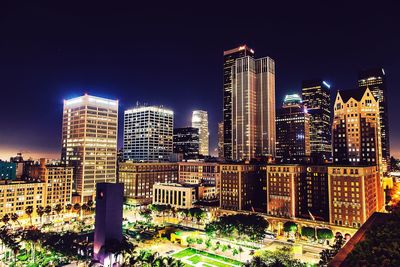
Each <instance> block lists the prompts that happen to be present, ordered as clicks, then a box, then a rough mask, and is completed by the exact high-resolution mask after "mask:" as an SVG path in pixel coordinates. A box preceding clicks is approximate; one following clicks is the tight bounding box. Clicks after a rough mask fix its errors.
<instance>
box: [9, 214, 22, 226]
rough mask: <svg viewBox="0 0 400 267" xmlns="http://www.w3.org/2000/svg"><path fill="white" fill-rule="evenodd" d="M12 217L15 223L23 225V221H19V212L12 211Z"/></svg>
mask: <svg viewBox="0 0 400 267" xmlns="http://www.w3.org/2000/svg"><path fill="white" fill-rule="evenodd" d="M10 218H11V220H12V221H13V222H14V223H18V225H19V226H21V223H20V222H19V221H18V219H19V216H18V214H16V213H12V214H11V216H10Z"/></svg>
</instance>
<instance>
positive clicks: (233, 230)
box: [205, 214, 268, 242]
mask: <svg viewBox="0 0 400 267" xmlns="http://www.w3.org/2000/svg"><path fill="white" fill-rule="evenodd" d="M267 228H268V222H267V221H266V220H265V219H264V218H263V217H261V216H259V215H255V214H234V215H226V216H222V217H219V218H218V220H216V221H213V222H211V223H208V224H207V225H206V227H205V231H206V233H207V235H208V236H210V237H214V236H218V237H225V238H230V239H232V238H237V239H241V240H246V239H247V240H248V241H252V242H257V241H260V240H262V239H264V237H265V235H266V230H267Z"/></svg>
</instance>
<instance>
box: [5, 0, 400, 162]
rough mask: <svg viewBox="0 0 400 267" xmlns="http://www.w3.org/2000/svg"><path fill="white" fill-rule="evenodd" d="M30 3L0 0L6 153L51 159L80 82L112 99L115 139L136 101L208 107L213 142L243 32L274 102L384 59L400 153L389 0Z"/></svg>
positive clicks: (352, 81)
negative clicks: (270, 66)
mask: <svg viewBox="0 0 400 267" xmlns="http://www.w3.org/2000/svg"><path fill="white" fill-rule="evenodd" d="M16 2H18V3H19V4H18V5H17V4H16ZM34 2H36V1H26V3H25V4H21V3H22V2H20V1H10V2H9V3H7V2H2V4H0V114H1V117H0V118H1V123H0V158H2V159H7V158H8V157H9V156H11V155H14V154H16V153H17V152H18V151H23V152H25V154H26V155H29V156H33V157H39V156H46V157H53V158H58V157H59V154H60V147H61V145H60V143H61V141H60V139H61V120H62V106H63V99H68V98H71V97H74V96H79V95H82V94H83V93H89V94H93V95H97V96H103V97H110V98H115V99H119V100H120V109H119V112H120V127H119V129H120V134H119V136H120V139H119V146H121V145H122V143H121V141H122V126H123V125H122V115H123V111H124V110H125V109H127V108H129V107H132V106H134V105H135V104H136V102H137V101H139V102H140V103H148V104H156V105H164V106H166V107H169V108H172V109H173V110H174V111H175V126H176V127H180V126H187V125H190V118H191V112H192V110H193V109H204V110H207V111H208V112H209V118H210V133H211V149H214V148H215V147H216V144H217V122H218V121H219V120H221V119H222V70H223V66H222V64H223V57H222V54H223V50H225V49H230V48H233V47H236V46H239V45H241V44H244V43H246V44H248V45H249V46H250V47H252V48H253V49H254V50H255V52H256V57H263V56H270V57H271V58H273V59H274V60H275V63H276V72H277V76H276V93H277V98H276V103H277V106H279V105H280V103H281V102H282V99H283V96H284V94H287V93H294V92H299V91H300V86H301V81H302V80H304V79H314V78H317V79H318V78H322V79H325V80H326V81H328V82H329V83H331V84H332V86H333V87H334V89H333V90H336V89H350V88H354V87H356V81H357V75H358V71H360V70H362V69H365V68H370V67H377V66H382V67H384V69H385V71H386V74H387V82H388V94H389V110H390V117H389V119H390V127H391V129H390V136H391V148H392V151H393V152H396V153H397V156H400V155H399V154H400V153H399V152H400V134H399V132H400V123H398V122H399V119H398V114H399V113H400V105H399V100H400V90H399V84H400V15H399V10H400V7H399V6H396V5H395V1H392V2H387V1H343V2H342V3H337V4H335V5H328V4H326V3H325V2H327V1H314V2H310V1H296V3H297V4H294V2H295V1H292V2H293V3H290V2H285V3H282V4H277V3H276V2H278V1H260V2H259V3H256V2H251V1H242V2H240V3H239V2H234V1H231V2H225V3H222V1H213V2H209V3H206V2H204V1H186V2H181V3H179V4H178V2H175V4H171V3H172V1H162V3H164V4H159V3H156V2H151V1H144V2H145V3H148V4H147V5H146V4H140V5H139V4H133V3H134V2H139V1H130V3H131V4H117V3H116V1H108V4H102V3H100V2H98V1H79V2H74V1H63V3H64V4H60V2H61V1H52V3H51V2H50V3H51V4H46V5H44V4H42V5H39V4H35V3H34ZM140 2H143V1H140ZM160 2H161V1H160ZM279 2H283V1H279ZM300 2H301V3H300ZM304 2H307V3H304ZM350 2H352V3H351V4H350ZM356 2H357V3H356ZM111 3H112V5H111ZM195 3H198V4H195Z"/></svg>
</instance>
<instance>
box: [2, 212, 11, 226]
mask: <svg viewBox="0 0 400 267" xmlns="http://www.w3.org/2000/svg"><path fill="white" fill-rule="evenodd" d="M1 221H2V222H3V223H4V225H8V222H9V221H10V216H8V214H4V216H3V218H1Z"/></svg>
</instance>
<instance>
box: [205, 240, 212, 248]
mask: <svg viewBox="0 0 400 267" xmlns="http://www.w3.org/2000/svg"><path fill="white" fill-rule="evenodd" d="M204 244H205V245H206V248H210V247H211V246H212V244H211V239H210V238H208V239H207V240H206V242H204Z"/></svg>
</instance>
